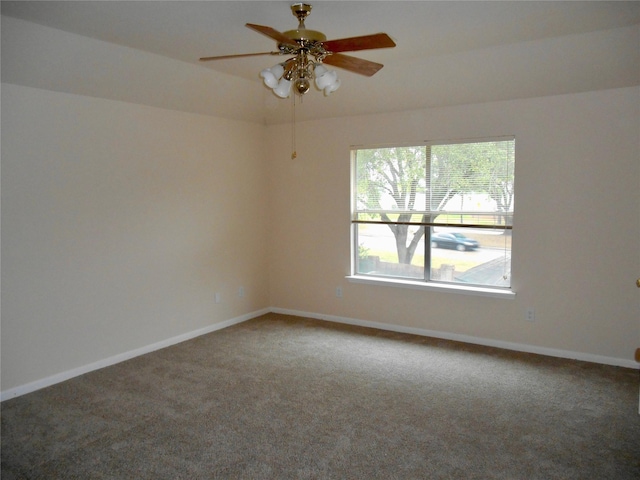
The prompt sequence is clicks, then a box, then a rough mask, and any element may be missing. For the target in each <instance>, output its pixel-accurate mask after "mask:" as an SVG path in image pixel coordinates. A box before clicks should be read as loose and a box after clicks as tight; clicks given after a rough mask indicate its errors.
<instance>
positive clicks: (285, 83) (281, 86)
mask: <svg viewBox="0 0 640 480" xmlns="http://www.w3.org/2000/svg"><path fill="white" fill-rule="evenodd" d="M273 93H275V94H276V95H277V96H279V97H280V98H287V97H288V96H289V93H291V80H287V79H286V78H282V79H280V82H279V83H278V85H277V86H276V88H274V89H273Z"/></svg>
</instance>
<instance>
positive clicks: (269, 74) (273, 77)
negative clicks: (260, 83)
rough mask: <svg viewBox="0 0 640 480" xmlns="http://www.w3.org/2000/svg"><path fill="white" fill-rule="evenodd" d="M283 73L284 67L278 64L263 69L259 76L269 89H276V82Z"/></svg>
mask: <svg viewBox="0 0 640 480" xmlns="http://www.w3.org/2000/svg"><path fill="white" fill-rule="evenodd" d="M283 73H284V67H283V66H282V64H280V63H278V64H277V65H274V66H273V67H271V68H265V69H264V70H262V71H261V72H260V76H261V77H262V78H263V79H264V84H265V85H266V86H267V87H269V88H276V87H277V86H278V80H279V79H280V77H281V76H282V74H283Z"/></svg>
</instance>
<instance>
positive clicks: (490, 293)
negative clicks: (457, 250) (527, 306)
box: [346, 275, 516, 299]
mask: <svg viewBox="0 0 640 480" xmlns="http://www.w3.org/2000/svg"><path fill="white" fill-rule="evenodd" d="M346 279H347V280H348V281H349V282H352V283H363V284H366V285H378V286H384V287H400V288H412V289H415V290H427V291H432V292H444V293H458V294H462V295H476V296H481V297H493V298H505V299H512V298H515V296H516V292H514V291H512V290H508V289H505V288H490V287H477V286H467V285H458V284H451V283H436V282H429V283H426V282H417V281H411V280H406V279H394V278H381V277H368V276H364V275H348V276H347V277H346Z"/></svg>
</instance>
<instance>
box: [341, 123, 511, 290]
mask: <svg viewBox="0 0 640 480" xmlns="http://www.w3.org/2000/svg"><path fill="white" fill-rule="evenodd" d="M496 141H515V136H513V135H511V136H501V137H483V138H474V139H460V140H444V141H424V142H415V143H405V144H385V145H380V144H378V145H357V146H351V149H350V154H351V155H350V162H351V169H350V176H351V179H350V180H351V182H350V185H351V192H350V198H351V215H350V234H351V255H350V258H351V262H350V263H351V269H350V271H351V274H350V275H347V276H346V279H347V280H348V281H349V282H352V283H360V284H366V285H376V286H385V287H399V288H410V289H416V290H425V291H434V292H445V293H457V294H466V295H476V296H485V297H493V298H503V299H512V298H515V295H516V292H515V291H514V290H513V282H511V285H510V286H509V287H498V286H481V285H466V284H464V283H451V282H439V281H434V280H431V279H430V278H425V279H409V278H402V277H392V276H382V275H378V276H376V275H370V274H361V273H357V254H358V241H357V233H356V228H357V225H358V224H359V223H363V222H360V221H358V220H356V219H355V216H356V215H355V214H356V210H357V205H356V195H355V192H356V190H357V185H356V152H357V151H358V150H365V149H376V148H396V147H411V146H413V147H425V148H427V149H429V148H430V147H431V146H435V145H455V144H464V143H479V142H496ZM427 166H428V168H429V169H430V165H429V159H427ZM512 219H513V213H512ZM513 224H514V222H513V221H512V222H511V224H510V225H508V226H502V227H501V228H505V229H510V230H513ZM438 225H439V224H437V223H435V222H427V223H426V224H425V226H438ZM442 226H445V225H442ZM464 228H468V227H464ZM427 230H430V229H429V228H427ZM429 235H430V233H427V232H425V243H426V240H427V239H428V238H429ZM424 268H425V271H427V270H428V269H429V268H430V267H429V266H427V265H426V264H425V267H424ZM425 277H430V275H429V274H427V275H425Z"/></svg>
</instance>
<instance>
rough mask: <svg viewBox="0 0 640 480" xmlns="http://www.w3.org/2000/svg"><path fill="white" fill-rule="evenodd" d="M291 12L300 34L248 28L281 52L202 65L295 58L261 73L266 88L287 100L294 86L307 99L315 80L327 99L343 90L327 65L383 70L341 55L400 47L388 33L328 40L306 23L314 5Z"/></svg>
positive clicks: (364, 72)
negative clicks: (258, 58) (263, 57)
mask: <svg viewBox="0 0 640 480" xmlns="http://www.w3.org/2000/svg"><path fill="white" fill-rule="evenodd" d="M291 12H292V13H293V16H294V17H296V18H297V19H298V28H297V29H296V30H288V31H286V32H279V31H277V30H275V29H273V28H271V27H265V26H262V25H255V24H251V23H247V24H246V26H247V27H249V28H250V29H252V30H255V31H256V32H259V33H262V34H263V35H266V36H267V37H269V38H271V39H273V40H275V41H276V42H278V51H275V52H262V53H243V54H238V55H221V56H216V57H202V58H200V61H201V62H206V61H210V60H223V59H229V58H239V57H250V56H258V55H283V56H284V55H293V57H291V58H289V59H287V60H285V61H284V62H281V63H278V64H277V65H274V66H273V67H271V68H266V69H264V70H262V72H260V76H261V77H262V78H263V79H264V83H265V85H267V86H268V87H269V88H271V89H273V92H274V93H275V94H276V95H277V96H279V97H280V98H287V97H288V96H289V95H290V92H291V86H292V85H293V87H294V89H295V92H296V93H297V94H298V95H304V94H305V93H307V92H308V91H309V88H310V86H311V80H312V79H315V84H316V87H317V88H318V89H320V90H323V91H324V93H325V95H328V94H330V93H331V92H333V91H335V90H336V89H337V88H338V87H339V86H340V79H339V78H338V75H337V74H336V73H335V71H333V70H331V71H329V70H327V68H326V67H325V66H324V65H332V66H334V67H338V68H342V69H344V70H348V71H350V72H354V73H358V74H360V75H365V76H368V77H370V76H372V75H374V74H375V73H376V72H377V71H378V70H380V69H381V68H382V67H383V65H382V64H380V63H376V62H371V61H369V60H364V59H361V58H356V57H351V56H348V55H344V54H343V53H341V52H353V51H358V50H371V49H376V48H390V47H395V46H396V44H395V42H394V41H393V40H392V39H391V37H389V35H387V34H386V33H376V34H373V35H364V36H360V37H350V38H343V39H339V40H327V37H326V36H325V35H324V34H323V33H322V32H318V31H316V30H309V29H307V27H306V26H305V24H304V21H305V19H306V18H307V17H308V16H309V14H310V13H311V5H309V4H306V3H295V4H293V5H291Z"/></svg>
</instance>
